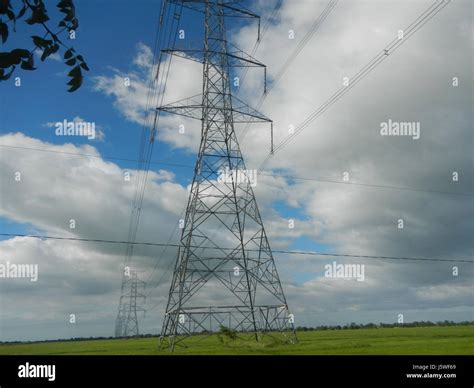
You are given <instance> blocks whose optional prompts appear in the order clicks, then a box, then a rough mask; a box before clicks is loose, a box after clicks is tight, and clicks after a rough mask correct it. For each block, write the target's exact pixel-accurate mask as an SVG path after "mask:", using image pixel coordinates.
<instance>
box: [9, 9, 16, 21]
mask: <svg viewBox="0 0 474 388" xmlns="http://www.w3.org/2000/svg"><path fill="white" fill-rule="evenodd" d="M7 16H8V19H10V20H13V22H16V16H15V13H14V12H13V11H11V10H8V11H7Z"/></svg>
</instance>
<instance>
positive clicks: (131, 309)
mask: <svg viewBox="0 0 474 388" xmlns="http://www.w3.org/2000/svg"><path fill="white" fill-rule="evenodd" d="M144 288H145V282H144V281H142V280H140V279H139V278H138V274H137V272H136V271H133V270H132V271H130V275H129V276H127V275H124V281H123V283H122V295H121V297H120V304H119V313H118V316H117V321H116V323H115V337H137V336H138V335H139V334H140V333H139V328H138V315H137V313H138V312H145V309H144V308H143V307H141V306H140V305H138V304H137V299H141V300H142V301H143V302H144V301H145V298H146V297H145V295H144V294H143V293H141V292H140V290H142V289H144Z"/></svg>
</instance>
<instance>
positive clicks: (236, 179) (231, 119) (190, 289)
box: [157, 0, 296, 350]
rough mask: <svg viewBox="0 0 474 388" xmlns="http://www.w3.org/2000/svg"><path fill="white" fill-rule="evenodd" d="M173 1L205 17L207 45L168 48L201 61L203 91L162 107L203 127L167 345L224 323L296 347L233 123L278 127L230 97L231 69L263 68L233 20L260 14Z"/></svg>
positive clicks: (208, 1) (204, 0)
mask: <svg viewBox="0 0 474 388" xmlns="http://www.w3.org/2000/svg"><path fill="white" fill-rule="evenodd" d="M168 3H172V4H180V5H183V6H184V7H186V8H190V9H193V10H195V11H199V12H202V13H204V47H203V48H202V49H193V50H190V49H183V50H181V49H179V48H175V47H173V48H167V49H165V50H163V52H165V53H167V54H170V55H177V56H180V57H182V58H187V59H191V60H193V61H197V62H200V63H202V64H203V85H202V94H200V95H197V96H193V97H191V98H187V99H184V100H180V101H177V102H175V103H171V104H167V105H162V106H160V107H158V108H157V111H158V112H162V113H163V112H164V113H174V114H178V115H182V116H186V117H189V118H193V119H197V120H201V125H202V127H201V143H200V147H199V153H198V156H197V161H196V165H195V169H194V179H193V183H192V186H191V192H190V195H189V199H188V205H187V209H186V216H185V218H184V222H183V224H182V234H181V239H180V246H179V249H178V257H177V261H176V265H175V268H174V273H173V278H172V281H171V287H170V291H169V297H168V303H167V307H166V314H165V317H164V322H163V326H162V332H161V337H160V346H168V347H169V348H170V350H173V349H174V347H175V345H176V344H177V343H179V342H180V341H181V340H183V339H185V338H186V337H187V336H189V335H191V334H194V333H212V332H216V331H217V330H219V328H220V327H221V326H225V327H227V328H229V329H232V330H235V331H237V332H239V333H242V334H239V335H240V336H241V338H246V339H252V338H253V339H256V340H257V341H259V340H261V339H262V338H263V337H264V336H267V335H268V336H272V337H276V338H280V339H282V340H284V341H287V342H293V341H295V340H296V336H295V331H294V325H293V323H294V317H293V315H292V314H290V312H289V309H288V304H287V301H286V298H285V295H284V293H283V289H282V286H281V282H280V278H279V276H278V273H277V269H276V266H275V262H274V260H273V255H272V251H271V249H270V245H269V243H268V239H267V235H266V232H265V228H264V226H263V222H262V218H261V216H260V212H259V209H258V207H257V203H256V200H255V196H254V192H253V186H254V184H256V179H254V178H255V177H254V176H253V175H254V174H252V171H248V170H246V167H245V163H244V160H243V157H242V154H241V151H240V147H239V144H238V141H237V137H236V134H235V131H234V124H236V123H248V122H267V123H271V120H270V119H268V118H267V117H265V116H264V115H263V114H261V113H259V112H257V111H256V110H254V109H252V108H250V107H249V106H248V105H246V104H245V103H244V102H242V101H241V100H239V99H237V98H236V97H234V96H232V94H231V80H230V75H229V68H233V67H261V68H263V69H264V70H265V69H266V68H265V65H264V64H263V63H261V62H259V61H257V60H256V59H254V58H252V57H251V56H250V55H248V54H246V53H244V52H243V51H241V50H239V49H238V48H236V47H235V46H233V45H231V44H230V43H229V42H227V40H226V27H225V19H226V17H244V18H256V19H258V20H260V18H259V16H257V15H255V14H253V13H252V12H250V11H248V10H247V9H244V8H240V7H238V6H236V3H238V2H236V1H224V0H201V1H199V0H186V1H183V0H169V1H168ZM259 25H260V23H259ZM259 37H260V33H259ZM265 78H266V72H265ZM265 83H266V80H265ZM272 137H273V136H272ZM229 247H231V250H228V249H227V248H229ZM209 248H212V249H209ZM216 248H222V250H219V249H216Z"/></svg>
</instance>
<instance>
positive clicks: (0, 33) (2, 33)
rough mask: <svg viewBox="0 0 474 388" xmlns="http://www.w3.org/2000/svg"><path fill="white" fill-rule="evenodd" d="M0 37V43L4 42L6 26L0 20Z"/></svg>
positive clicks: (6, 33)
mask: <svg viewBox="0 0 474 388" xmlns="http://www.w3.org/2000/svg"><path fill="white" fill-rule="evenodd" d="M0 37H1V38H2V43H5V42H6V41H7V39H8V26H7V25H6V24H5V23H2V22H0Z"/></svg>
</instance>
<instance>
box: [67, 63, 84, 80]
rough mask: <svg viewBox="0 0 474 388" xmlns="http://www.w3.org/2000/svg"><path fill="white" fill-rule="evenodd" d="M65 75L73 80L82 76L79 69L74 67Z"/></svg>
mask: <svg viewBox="0 0 474 388" xmlns="http://www.w3.org/2000/svg"><path fill="white" fill-rule="evenodd" d="M67 75H68V76H69V77H73V78H76V77H81V76H82V72H81V68H80V67H79V66H76V67H74V68H73V69H72V70H71V71H70V72H69V73H68V74H67Z"/></svg>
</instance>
